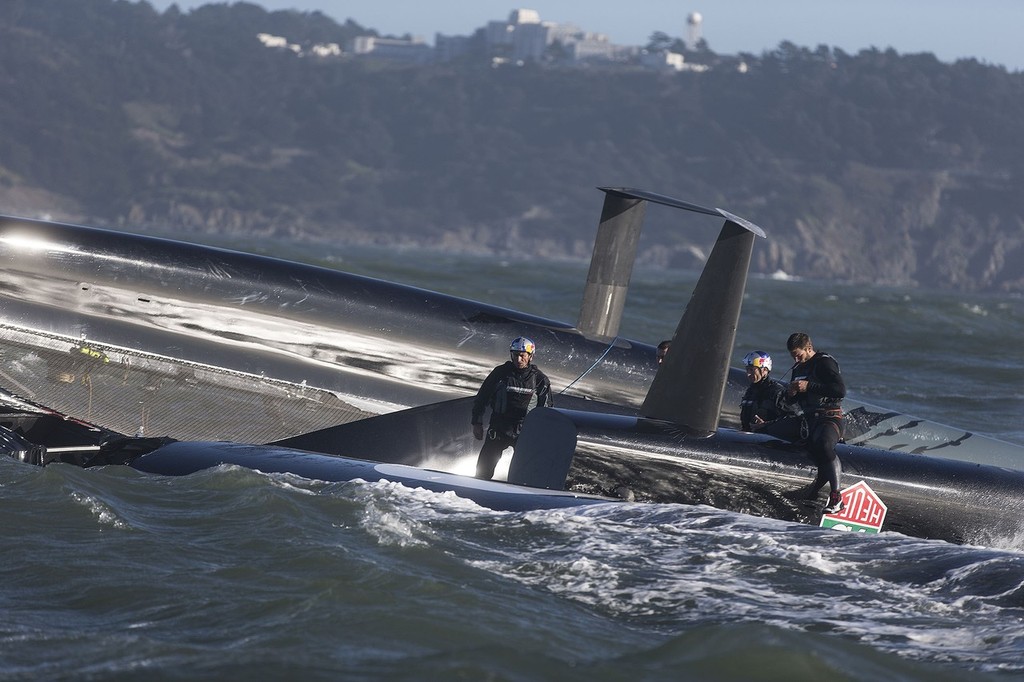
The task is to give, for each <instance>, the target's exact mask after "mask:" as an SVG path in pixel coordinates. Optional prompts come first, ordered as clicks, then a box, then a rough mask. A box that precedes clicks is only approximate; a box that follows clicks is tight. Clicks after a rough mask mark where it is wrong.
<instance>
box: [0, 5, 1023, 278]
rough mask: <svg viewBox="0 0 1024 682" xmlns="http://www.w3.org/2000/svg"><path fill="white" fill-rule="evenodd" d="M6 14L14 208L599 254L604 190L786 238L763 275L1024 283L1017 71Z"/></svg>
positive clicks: (195, 228) (79, 10)
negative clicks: (441, 46) (422, 62)
mask: <svg viewBox="0 0 1024 682" xmlns="http://www.w3.org/2000/svg"><path fill="white" fill-rule="evenodd" d="M5 7H6V10H5V11H3V12H0V126H2V129H3V130H4V132H5V134H4V135H3V136H2V137H0V212H5V213H13V214H20V215H47V216H50V217H53V218H55V219H70V220H75V221H81V222H86V223H89V224H98V225H106V226H113V227H120V228H124V229H130V230H133V231H153V232H160V233H165V234H166V233H168V232H176V233H178V234H181V235H184V236H188V237H190V238H195V237H196V236H197V235H200V234H218V235H222V236H231V237H240V238H243V237H248V236H272V237H283V238H288V239H299V240H309V241H317V240H331V241H335V242H367V243H377V244H402V245H423V246H428V247H433V248H445V249H447V250H466V251H473V252H484V253H496V254H511V253H515V254H525V255H537V256H541V257H578V258H586V257H588V256H589V251H590V246H591V244H592V241H593V234H594V230H595V227H596V224H597V220H598V218H599V215H600V202H601V196H600V193H599V192H597V191H596V190H595V187H597V186H602V185H613V186H632V187H641V188H644V189H649V190H652V191H656V192H661V193H664V194H668V195H672V196H676V197H680V198H683V199H687V200H691V201H695V202H698V203H701V204H706V205H714V206H721V207H722V208H726V209H727V210H730V211H732V212H734V213H736V214H738V215H742V216H744V217H747V218H749V219H751V220H753V221H754V222H756V223H757V224H759V225H761V226H762V227H764V228H765V230H766V231H767V233H768V235H769V239H768V240H767V241H765V242H763V243H759V244H758V246H757V248H756V249H755V252H754V261H753V264H752V267H753V269H754V270H755V271H756V272H762V273H773V272H776V271H778V270H782V271H785V272H786V273H788V274H791V275H796V276H802V277H808V278H817V279H840V280H846V281H854V282H874V283H891V284H901V285H919V286H927V287H935V288H941V289H957V290H963V291H993V292H1020V291H1024V244H1022V242H1024V199H1022V197H1021V193H1020V191H1019V188H1020V186H1021V183H1020V179H1021V178H1022V177H1024V160H1022V158H1021V155H1020V154H1019V153H1018V152H1017V150H1018V149H1019V146H1020V140H1021V139H1024V76H1022V75H1021V74H1011V73H1007V72H1006V71H1005V70H1003V69H1001V68H997V67H989V66H984V65H980V64H978V63H976V62H973V61H967V62H958V63H956V64H942V63H939V62H938V61H937V60H935V58H934V57H931V56H930V55H910V56H901V55H899V54H896V53H895V52H892V51H888V52H879V51H865V52H862V53H860V54H858V55H853V56H851V55H846V54H843V53H842V52H840V51H831V50H827V49H822V48H819V49H818V50H816V51H813V52H812V51H809V50H806V49H802V48H798V47H796V46H793V45H789V44H783V45H781V46H780V47H779V49H778V50H775V51H773V52H770V53H766V54H763V55H761V56H759V57H755V56H752V55H745V56H744V57H743V60H744V61H745V63H746V65H747V67H748V68H747V70H746V72H745V73H742V74H741V73H739V72H738V71H737V70H736V69H735V62H736V58H724V57H718V56H716V55H714V53H712V52H705V53H703V55H702V57H703V58H704V59H706V60H707V62H708V64H709V66H710V67H711V69H710V70H709V71H707V72H705V73H681V74H676V75H664V74H654V73H651V72H647V71H644V70H643V69H640V68H639V67H635V66H631V65H622V64H620V65H615V66H605V67H601V68H589V69H567V68H552V67H550V66H545V65H542V64H529V65H526V66H524V67H509V68H499V69H494V68H491V67H490V66H489V65H488V66H483V65H481V64H478V63H474V62H472V61H467V62H465V63H461V64H448V65H427V66H416V67H411V66H400V65H399V66H396V65H394V64H386V63H380V62H369V61H363V60H358V59H354V58H351V57H349V56H342V57H340V58H328V59H320V58H311V57H310V56H309V55H308V54H307V55H306V56H300V55H297V54H295V53H294V52H292V51H290V50H275V49H270V48H268V47H267V46H266V45H265V44H264V43H263V42H261V41H260V40H258V39H257V37H256V36H257V34H259V33H269V34H272V35H281V36H285V37H287V38H288V40H289V42H293V43H296V44H306V43H314V42H336V43H338V44H345V43H346V42H347V40H348V39H349V38H351V37H352V36H354V35H358V34H360V33H365V32H366V30H365V29H362V28H361V27H359V26H358V25H354V24H352V23H351V22H350V23H349V24H346V25H345V26H339V25H337V24H335V23H334V22H332V21H330V20H329V19H327V18H325V17H324V16H323V15H320V14H316V13H314V14H311V15H305V14H300V13H296V12H274V13H268V12H266V11H264V10H262V9H261V8H259V7H258V6H256V5H251V4H246V3H237V4H235V5H230V6H229V5H226V4H221V5H210V6H207V7H204V8H201V9H199V10H196V11H194V12H191V13H189V14H182V13H180V12H178V11H177V10H174V9H173V8H172V10H168V12H166V13H164V14H159V13H157V12H155V11H154V10H153V9H152V8H151V7H150V6H149V5H148V4H146V3H138V4H135V3H123V2H115V1H114V0H87V1H83V2H76V3H71V4H69V3H66V2H63V1H62V0H33V2H21V1H20V0H12V2H11V3H10V4H8V5H5ZM649 213H650V212H649ZM649 222H652V221H651V218H650V215H649ZM653 223H654V224H653V225H652V227H651V228H650V230H647V228H645V231H646V232H647V233H646V234H645V235H644V237H643V239H642V240H641V244H640V258H641V259H643V260H644V261H646V262H648V263H652V264H657V265H663V266H665V267H687V268H690V267H695V266H697V265H699V260H700V258H701V257H702V249H703V248H706V244H702V243H701V241H700V240H699V239H696V238H695V237H694V236H693V235H692V234H690V233H688V232H687V231H686V230H685V229H678V228H677V227H676V226H675V224H674V223H672V222H671V221H663V225H662V226H661V227H658V226H657V221H656V220H655V221H653ZM666 224H667V226H665V225H666Z"/></svg>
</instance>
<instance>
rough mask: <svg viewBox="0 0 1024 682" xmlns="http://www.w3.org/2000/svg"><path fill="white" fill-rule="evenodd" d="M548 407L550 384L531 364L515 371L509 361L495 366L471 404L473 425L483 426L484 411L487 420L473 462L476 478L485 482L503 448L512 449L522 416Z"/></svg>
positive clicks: (521, 424)
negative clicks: (474, 463)
mask: <svg viewBox="0 0 1024 682" xmlns="http://www.w3.org/2000/svg"><path fill="white" fill-rule="evenodd" d="M550 406H551V382H550V381H548V378H547V376H546V375H545V374H544V372H542V371H540V369H538V368H537V367H535V366H534V365H532V364H531V365H528V366H527V367H526V368H525V369H522V370H520V369H518V368H516V366H515V364H513V363H512V361H511V360H510V361H508V362H506V363H505V364H503V365H498V366H497V367H495V368H494V369H493V370H491V373H490V374H488V375H487V378H486V379H484V383H483V384H481V385H480V390H479V391H477V394H476V399H475V400H474V401H473V418H472V422H473V424H483V417H484V410H485V409H486V408H487V407H490V408H491V419H490V424H489V426H488V429H487V433H486V434H485V436H484V444H483V447H481V448H480V456H479V457H478V458H477V461H476V477H477V478H485V479H489V478H491V477H492V476H493V475H494V467H495V466H497V464H498V460H500V459H501V453H502V452H504V451H505V448H507V447H515V444H516V439H517V438H519V431H520V430H521V429H522V427H523V420H524V419H526V413H527V412H529V411H530V410H532V409H533V408H534V407H550Z"/></svg>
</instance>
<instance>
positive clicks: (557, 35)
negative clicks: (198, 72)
mask: <svg viewBox="0 0 1024 682" xmlns="http://www.w3.org/2000/svg"><path fill="white" fill-rule="evenodd" d="M686 22H687V26H688V30H687V47H688V48H689V49H691V50H693V49H694V48H696V47H697V46H698V45H697V44H698V43H700V42H702V38H701V26H702V23H703V17H702V16H701V15H700V13H699V12H692V13H690V14H689V15H688V16H687V19H686ZM257 37H258V38H259V40H260V41H261V42H262V43H263V44H264V45H266V46H267V47H268V48H274V49H282V50H290V51H292V52H295V53H296V54H298V55H300V56H301V55H304V54H310V55H313V56H316V57H320V58H329V57H339V56H341V55H342V54H343V51H342V49H341V47H339V46H338V45H337V44H336V43H326V44H318V45H314V46H312V47H311V48H309V49H308V51H304V50H303V48H301V47H300V46H299V45H296V44H293V43H289V42H288V40H287V39H286V38H283V37H281V36H274V35H270V34H267V33H260V34H258V36H257ZM348 51H349V52H350V53H352V54H353V55H356V56H361V57H373V58H378V59H387V60H392V61H401V62H408V63H413V64H425V63H428V62H432V61H441V62H448V61H452V60H453V59H459V58H463V57H469V58H471V59H481V60H484V59H486V60H489V61H490V63H491V64H494V65H500V64H524V63H526V62H555V63H560V64H586V63H588V62H605V63H610V64H623V65H631V66H632V67H633V68H635V67H636V66H638V65H639V66H640V67H642V68H646V69H654V70H658V71H668V72H678V71H693V72H701V71H707V70H708V69H709V68H710V67H709V66H708V65H705V64H691V63H687V62H686V61H685V60H684V58H683V55H681V54H679V53H677V52H670V51H668V50H653V51H648V50H645V49H642V48H640V47H637V46H623V45H615V44H614V43H612V42H611V41H610V40H608V36H606V35H604V34H603V33H589V32H587V31H584V30H583V29H581V28H580V27H578V26H575V25H574V24H559V23H556V22H552V21H541V18H540V14H539V13H538V12H537V11H536V10H533V9H515V10H512V12H510V13H509V15H508V19H506V20H505V21H489V22H487V24H486V25H484V26H482V27H481V28H479V29H477V30H476V31H475V32H474V34H473V35H472V36H446V35H443V34H440V33H438V34H436V36H435V40H434V46H433V47H431V46H430V45H428V44H427V43H426V42H424V41H423V40H422V39H421V38H409V39H405V38H380V37H377V36H359V37H357V38H355V39H354V40H353V41H352V43H351V44H350V45H349V46H348ZM738 68H739V70H740V71H741V72H744V71H745V68H746V65H745V64H742V63H741V64H740V65H739V67H738Z"/></svg>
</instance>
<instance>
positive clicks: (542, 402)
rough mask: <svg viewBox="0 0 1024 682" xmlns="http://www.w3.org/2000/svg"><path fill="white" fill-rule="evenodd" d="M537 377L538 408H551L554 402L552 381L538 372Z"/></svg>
mask: <svg viewBox="0 0 1024 682" xmlns="http://www.w3.org/2000/svg"><path fill="white" fill-rule="evenodd" d="M538 374H540V376H539V377H537V407H551V406H552V405H554V401H553V400H552V398H551V381H550V380H549V379H548V375H547V374H544V372H538Z"/></svg>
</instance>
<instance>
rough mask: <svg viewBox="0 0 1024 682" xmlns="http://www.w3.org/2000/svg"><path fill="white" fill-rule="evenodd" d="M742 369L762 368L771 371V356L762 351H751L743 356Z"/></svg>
mask: <svg viewBox="0 0 1024 682" xmlns="http://www.w3.org/2000/svg"><path fill="white" fill-rule="evenodd" d="M743 366H744V367H764V368H765V369H766V370H768V371H769V372H770V371H772V356H770V355H768V354H767V353H765V352H764V351H763V350H753V351H750V352H749V353H747V354H746V355H745V356H743Z"/></svg>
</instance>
